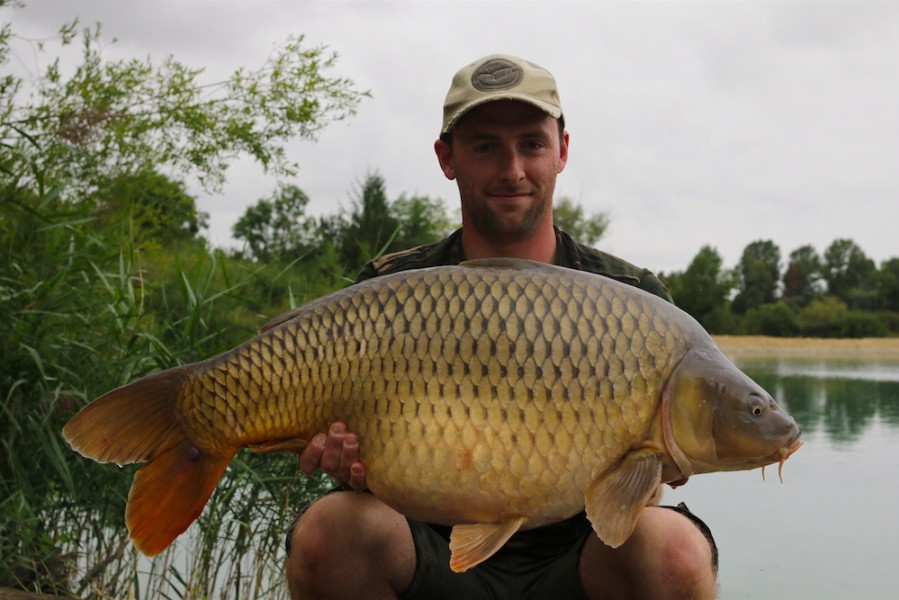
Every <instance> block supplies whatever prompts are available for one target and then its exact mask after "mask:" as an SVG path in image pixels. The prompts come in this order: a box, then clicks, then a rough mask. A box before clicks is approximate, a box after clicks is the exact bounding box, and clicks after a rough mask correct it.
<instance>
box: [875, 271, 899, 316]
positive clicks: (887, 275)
mask: <svg viewBox="0 0 899 600" xmlns="http://www.w3.org/2000/svg"><path fill="white" fill-rule="evenodd" d="M878 290H879V292H880V308H881V309H883V310H888V311H893V312H897V313H899V258H890V259H887V260H885V261H883V263H881V265H880V285H879V286H878Z"/></svg>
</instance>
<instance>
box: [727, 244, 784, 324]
mask: <svg viewBox="0 0 899 600" xmlns="http://www.w3.org/2000/svg"><path fill="white" fill-rule="evenodd" d="M737 278H738V287H739V290H740V291H739V293H737V295H736V297H735V298H734V303H733V308H734V312H736V313H737V314H745V313H746V311H747V310H749V309H750V308H755V307H758V306H761V305H762V304H768V303H771V302H774V301H776V300H777V284H778V281H779V280H780V248H778V247H777V245H775V244H774V242H772V241H770V240H759V241H755V242H752V243H751V244H749V245H748V246H746V248H745V249H744V250H743V255H742V257H741V258H740V264H739V266H738V267H737Z"/></svg>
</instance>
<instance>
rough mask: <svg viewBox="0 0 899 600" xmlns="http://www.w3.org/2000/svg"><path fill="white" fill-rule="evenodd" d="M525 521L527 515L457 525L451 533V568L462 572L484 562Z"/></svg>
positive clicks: (456, 571)
mask: <svg viewBox="0 0 899 600" xmlns="http://www.w3.org/2000/svg"><path fill="white" fill-rule="evenodd" d="M524 521H525V517H515V518H513V519H509V520H508V521H503V522H502V523H474V524H471V525H456V526H455V527H453V531H452V533H451V534H450V552H451V556H450V569H452V570H453V571H454V572H455V573H462V572H463V571H467V570H468V569H470V568H472V567H473V566H475V565H477V564H479V563H482V562H484V561H485V560H487V559H488V558H490V557H491V556H493V554H494V553H495V552H496V551H497V550H499V549H500V548H502V545H503V544H505V543H506V542H507V541H508V539H509V538H510V537H512V534H514V533H515V532H516V531H518V529H519V528H520V527H521V525H522V524H523V523H524Z"/></svg>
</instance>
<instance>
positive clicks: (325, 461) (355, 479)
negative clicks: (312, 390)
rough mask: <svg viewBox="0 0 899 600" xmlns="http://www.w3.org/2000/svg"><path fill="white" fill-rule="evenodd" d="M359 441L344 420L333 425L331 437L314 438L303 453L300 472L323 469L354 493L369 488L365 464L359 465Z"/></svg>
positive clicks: (307, 472)
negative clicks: (347, 428) (366, 482)
mask: <svg viewBox="0 0 899 600" xmlns="http://www.w3.org/2000/svg"><path fill="white" fill-rule="evenodd" d="M358 459H359V438H358V436H356V434H355V433H349V432H347V430H346V425H345V424H344V423H342V422H341V421H337V422H335V423H333V424H332V425H331V427H330V429H329V430H328V433H327V435H326V434H324V433H320V434H318V435H316V436H315V437H313V438H312V441H311V442H309V445H308V446H306V449H305V450H303V452H302V453H300V470H301V471H303V473H306V474H307V475H310V474H312V472H313V471H315V470H316V469H321V470H322V471H324V472H325V473H327V474H328V475H330V476H332V477H334V478H336V479H337V480H338V481H339V482H340V483H342V484H344V485H348V486H349V487H351V488H352V489H354V490H358V491H361V490H364V489H365V487H366V486H365V465H363V464H362V463H361V462H359V460H358Z"/></svg>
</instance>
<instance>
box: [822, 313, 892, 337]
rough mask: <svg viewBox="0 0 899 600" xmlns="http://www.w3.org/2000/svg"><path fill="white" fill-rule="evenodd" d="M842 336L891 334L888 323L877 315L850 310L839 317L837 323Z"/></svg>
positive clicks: (882, 335) (884, 335) (883, 335)
mask: <svg viewBox="0 0 899 600" xmlns="http://www.w3.org/2000/svg"><path fill="white" fill-rule="evenodd" d="M835 325H836V327H837V329H838V331H839V333H840V337H847V338H861V337H886V336H887V335H888V334H889V328H888V327H887V324H886V323H885V322H884V321H882V320H881V319H880V318H879V317H878V316H877V315H875V314H874V313H870V312H864V311H860V310H850V311H848V312H846V314H844V315H843V316H841V317H840V318H839V319H837V321H836V323H835Z"/></svg>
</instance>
